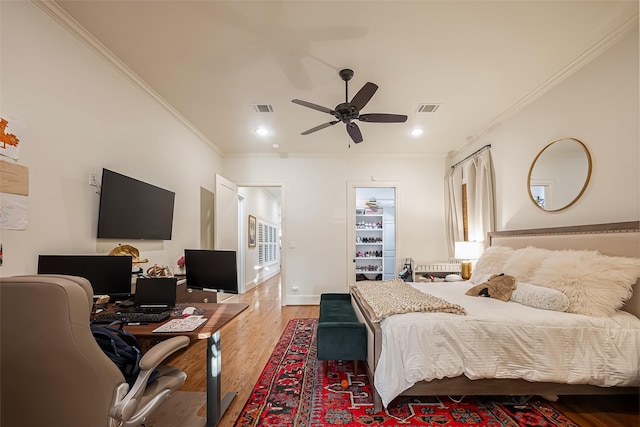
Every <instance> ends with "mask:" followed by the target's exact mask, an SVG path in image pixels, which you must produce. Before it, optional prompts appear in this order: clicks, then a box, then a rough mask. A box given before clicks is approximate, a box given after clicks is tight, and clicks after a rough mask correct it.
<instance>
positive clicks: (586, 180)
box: [527, 138, 592, 212]
mask: <svg viewBox="0 0 640 427" xmlns="http://www.w3.org/2000/svg"><path fill="white" fill-rule="evenodd" d="M562 141H567V142H575V143H577V144H578V145H579V147H580V148H582V150H583V152H584V155H585V159H586V161H587V171H586V176H585V178H584V183H583V184H582V188H581V189H580V191H579V192H578V193H577V195H576V196H575V197H574V198H573V199H572V200H571V201H569V202H567V203H566V204H564V205H562V206H560V207H557V208H554V209H548V208H545V207H543V206H541V205H540V204H539V202H538V201H537V200H536V198H535V197H534V195H533V193H532V191H531V186H532V185H531V178H532V175H533V172H534V168H535V166H536V164H537V163H538V161H539V160H541V157H542V156H543V154H544V153H545V152H546V153H547V156H548V155H549V151H548V149H549V148H550V147H551V146H553V145H554V144H556V143H559V142H562ZM591 167H592V165H591V154H590V153H589V150H588V149H587V146H586V145H584V144H583V143H582V141H580V140H577V139H575V138H561V139H557V140H555V141H553V142H550V143H549V144H547V145H546V146H545V147H544V148H543V149H542V150H540V152H539V153H538V155H537V156H536V158H535V159H533V163H531V167H530V168H529V174H528V176H527V191H528V193H529V199H531V202H532V203H533V204H534V205H536V207H537V208H538V209H540V210H543V211H544V212H558V211H561V210H563V209H566V208H568V207H569V206H571V205H573V204H574V203H575V202H576V201H578V199H580V197H581V196H582V194H583V193H584V191H585V190H586V189H587V185H588V184H589V180H590V179H591Z"/></svg>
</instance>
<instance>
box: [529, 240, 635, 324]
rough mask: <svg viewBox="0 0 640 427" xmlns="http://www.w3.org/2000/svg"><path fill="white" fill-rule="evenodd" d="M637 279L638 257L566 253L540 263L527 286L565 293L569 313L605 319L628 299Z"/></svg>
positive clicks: (556, 253)
mask: <svg viewBox="0 0 640 427" xmlns="http://www.w3.org/2000/svg"><path fill="white" fill-rule="evenodd" d="M638 277H640V259H638V258H626V257H612V256H606V255H602V254H600V253H598V252H595V251H572V250H567V251H555V252H554V254H553V256H550V257H547V258H546V259H545V260H544V261H542V263H541V264H540V268H538V270H537V271H536V272H535V274H534V275H533V277H532V279H531V283H533V284H535V285H540V286H545V287H547V288H552V289H556V290H558V291H560V292H562V293H563V294H565V295H566V296H567V297H568V298H569V308H568V309H567V311H568V312H570V313H578V314H586V315H589V316H609V315H611V314H613V313H614V312H615V310H617V309H618V308H620V307H621V306H622V305H623V304H624V303H625V301H627V300H628V299H629V298H631V294H632V286H633V285H634V284H635V283H636V281H637V280H638Z"/></svg>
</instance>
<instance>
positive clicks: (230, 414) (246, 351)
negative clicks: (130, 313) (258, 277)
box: [154, 275, 319, 427]
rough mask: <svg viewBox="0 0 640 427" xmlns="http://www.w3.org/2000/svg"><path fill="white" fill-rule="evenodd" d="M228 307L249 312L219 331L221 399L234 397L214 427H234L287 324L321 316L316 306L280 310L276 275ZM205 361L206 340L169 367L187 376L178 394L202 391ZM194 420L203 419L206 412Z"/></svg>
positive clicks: (202, 409)
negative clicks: (230, 394) (240, 304)
mask: <svg viewBox="0 0 640 427" xmlns="http://www.w3.org/2000/svg"><path fill="white" fill-rule="evenodd" d="M226 301H227V302H244V303H247V304H249V308H247V309H246V310H245V311H243V312H242V313H240V315H239V316H238V317H236V318H235V319H233V320H232V321H231V322H229V323H228V324H227V325H225V326H224V327H223V328H222V329H221V330H220V347H221V348H222V373H221V376H222V381H221V389H222V390H221V391H222V395H223V396H224V395H225V393H227V392H230V391H235V392H237V393H238V395H237V396H236V397H235V399H233V401H232V402H231V405H230V406H229V408H228V409H227V411H226V413H225V414H224V416H223V417H222V419H221V420H220V422H219V423H218V426H221V427H226V426H233V424H234V423H235V421H236V419H237V418H238V415H239V414H240V412H241V411H242V408H243V407H244V404H245V403H246V401H247V399H248V398H249V395H250V394H251V391H252V390H253V386H254V385H255V383H256V382H257V381H258V377H259V376H260V374H261V373H262V370H263V369H264V367H265V365H266V364H267V361H268V359H269V356H271V353H272V352H273V349H274V347H275V345H276V343H277V342H278V339H279V338H280V336H281V335H282V332H283V331H284V328H285V327H286V326H287V323H288V322H289V320H291V319H296V318H305V317H312V318H317V317H318V314H319V307H318V306H317V305H301V306H286V307H282V306H281V298H280V276H279V275H278V276H276V277H274V278H272V279H270V280H268V281H266V282H264V283H262V284H260V285H258V286H256V287H255V288H253V289H251V290H250V291H248V292H246V293H244V294H241V295H237V296H234V297H232V298H230V299H228V300H226ZM205 355H206V340H202V341H201V342H198V343H196V344H194V345H192V346H190V347H188V348H187V350H186V351H185V352H183V353H181V354H180V355H179V356H178V357H176V358H175V359H174V360H173V361H172V362H171V364H172V365H175V366H178V367H180V368H181V369H182V370H183V371H185V372H186V374H187V382H186V383H185V385H184V386H183V387H182V391H192V392H193V391H195V392H202V391H204V390H206V385H205V383H206V371H205V361H204V359H205ZM198 415H200V416H202V417H204V416H205V408H204V407H202V408H200V410H199V411H198ZM178 425H180V424H178ZM155 426H158V427H160V424H159V423H156V424H154V427H155Z"/></svg>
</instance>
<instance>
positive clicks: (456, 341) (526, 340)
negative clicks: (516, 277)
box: [375, 282, 640, 407]
mask: <svg viewBox="0 0 640 427" xmlns="http://www.w3.org/2000/svg"><path fill="white" fill-rule="evenodd" d="M412 285H413V286H415V287H416V288H418V289H420V290H423V291H424V292H428V293H430V294H432V295H435V296H438V297H440V298H443V299H445V300H447V301H449V302H451V303H454V304H460V305H461V306H463V307H464V308H465V309H466V311H467V315H466V316H463V315H456V314H449V313H408V314H399V315H394V316H391V317H388V318H386V319H384V320H383V321H382V322H381V323H380V327H381V329H382V353H381V355H380V360H379V363H378V366H377V368H376V371H375V384H376V389H377V391H378V393H379V394H380V396H381V397H382V402H383V404H384V406H385V407H386V406H387V405H388V404H389V403H390V402H391V400H393V399H394V398H395V397H396V396H398V395H399V394H400V393H402V392H403V391H404V390H406V389H408V388H410V387H411V386H412V385H413V384H415V383H416V382H418V381H421V380H427V381H428V380H432V379H436V378H446V377H457V376H459V375H466V376H467V377H469V378H470V379H481V378H521V379H526V380H529V381H542V382H561V383H570V384H592V385H598V386H639V385H640V357H639V355H640V320H639V319H638V318H636V317H634V316H632V315H631V314H629V313H626V312H618V313H616V314H615V315H614V316H611V317H606V318H602V317H589V316H583V315H579V314H570V313H562V312H555V311H548V310H539V309H534V308H530V307H527V306H524V305H521V304H518V303H515V302H511V301H509V302H502V301H498V300H495V299H491V298H479V297H471V296H467V295H464V292H465V291H466V290H467V289H469V288H470V287H471V286H472V284H471V283H470V282H459V283H446V282H445V283H412Z"/></svg>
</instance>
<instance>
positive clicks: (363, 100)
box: [350, 82, 378, 111]
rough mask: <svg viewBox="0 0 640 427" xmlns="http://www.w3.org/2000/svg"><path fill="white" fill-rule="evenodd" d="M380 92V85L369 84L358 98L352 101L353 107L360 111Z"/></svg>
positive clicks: (360, 92)
mask: <svg viewBox="0 0 640 427" xmlns="http://www.w3.org/2000/svg"><path fill="white" fill-rule="evenodd" d="M376 90H378V85H376V84H374V83H371V82H367V83H365V85H364V86H362V88H361V89H360V90H359V91H358V93H356V96H354V97H353V99H352V100H351V103H350V104H351V107H355V108H356V110H358V111H360V110H362V108H363V107H364V106H365V105H367V102H369V100H370V99H371V97H372V96H373V94H374V93H376Z"/></svg>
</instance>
